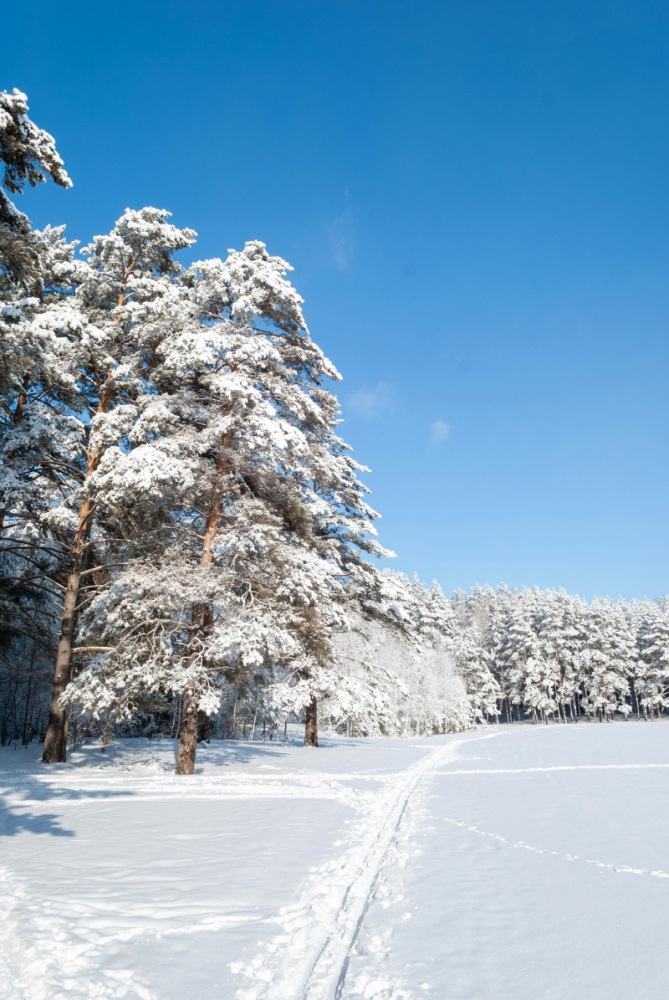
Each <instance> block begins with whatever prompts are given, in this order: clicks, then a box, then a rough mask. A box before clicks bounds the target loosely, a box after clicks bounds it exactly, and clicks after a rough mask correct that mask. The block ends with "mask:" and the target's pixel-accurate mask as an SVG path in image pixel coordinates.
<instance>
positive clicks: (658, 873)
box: [444, 816, 669, 879]
mask: <svg viewBox="0 0 669 1000" xmlns="http://www.w3.org/2000/svg"><path fill="white" fill-rule="evenodd" d="M444 823H450V824H451V826H457V827H460V829H461V830H467V831H468V832H469V833H476V834H477V835H478V836H479V837H487V838H488V839H489V840H496V841H498V842H499V843H500V844H506V845H507V846H508V847H515V848H519V849H520V850H523V851H530V852H531V853H532V854H545V855H548V856H550V857H554V858H561V859H562V860H563V861H577V862H579V863H580V864H583V865H592V866H593V867H595V868H603V869H606V870H608V871H612V872H621V873H623V874H627V875H650V876H651V877H652V878H662V879H667V878H669V872H664V871H662V870H661V869H659V868H658V869H655V870H652V869H650V868H632V867H631V866H630V865H612V864H608V863H607V862H605V861H594V860H593V859H592V858H581V857H579V856H578V855H577V854H566V853H564V852H563V851H550V850H548V849H547V848H543V847H533V846H532V845H531V844H526V843H525V841H524V840H509V839H508V838H507V837H502V836H500V834H498V833H489V832H488V831H487V830H480V829H479V828H478V827H477V826H472V825H471V824H470V823H462V822H460V820H457V819H450V818H449V817H448V816H445V817H444Z"/></svg>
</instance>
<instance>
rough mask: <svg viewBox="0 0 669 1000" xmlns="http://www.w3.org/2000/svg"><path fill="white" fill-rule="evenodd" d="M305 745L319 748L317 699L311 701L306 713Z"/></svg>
mask: <svg viewBox="0 0 669 1000" xmlns="http://www.w3.org/2000/svg"><path fill="white" fill-rule="evenodd" d="M304 745H305V747H317V746H318V702H317V701H316V699H315V698H312V699H311V701H310V702H309V704H308V705H307V709H306V712H305V726H304Z"/></svg>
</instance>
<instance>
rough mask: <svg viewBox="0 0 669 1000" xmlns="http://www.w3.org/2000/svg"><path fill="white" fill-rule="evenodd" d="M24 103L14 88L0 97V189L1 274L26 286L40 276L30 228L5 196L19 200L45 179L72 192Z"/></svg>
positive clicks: (49, 144) (48, 138)
mask: <svg viewBox="0 0 669 1000" xmlns="http://www.w3.org/2000/svg"><path fill="white" fill-rule="evenodd" d="M28 110H29V109H28V98H27V97H26V95H25V94H22V93H21V91H20V90H17V89H16V88H15V89H14V90H13V91H12V92H11V94H10V93H9V92H8V91H6V90H2V91H0V164H2V165H3V167H4V173H3V179H2V185H3V187H4V188H5V190H3V189H2V187H0V274H2V273H3V272H4V274H5V275H8V276H10V277H11V279H12V280H13V281H19V282H21V283H22V284H25V285H27V286H29V285H30V284H31V283H32V282H33V281H34V279H35V277H36V276H37V274H38V273H39V259H38V248H37V246H36V242H37V240H36V237H35V234H34V233H33V231H32V229H31V226H30V222H29V220H28V218H27V216H26V215H24V214H23V212H20V211H19V210H18V209H17V208H16V206H15V205H14V204H13V202H12V201H11V200H10V198H9V195H8V194H7V192H9V194H10V195H16V194H21V193H22V192H23V190H24V188H25V186H26V184H29V185H30V186H31V187H35V186H36V185H37V184H40V183H44V181H46V179H47V177H50V178H51V180H52V181H53V182H54V183H55V184H58V185H59V186H60V187H64V188H68V187H71V186H72V182H71V181H70V178H69V177H68V176H67V173H66V172H65V169H64V166H63V161H62V160H61V158H60V156H59V155H58V151H57V150H56V143H55V140H54V138H53V136H51V135H49V133H48V132H45V131H44V130H43V129H41V128H38V127H37V125H35V123H34V122H33V121H32V120H31V119H30V118H29V116H28Z"/></svg>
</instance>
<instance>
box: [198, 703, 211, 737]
mask: <svg viewBox="0 0 669 1000" xmlns="http://www.w3.org/2000/svg"><path fill="white" fill-rule="evenodd" d="M210 733H211V721H210V719H209V716H208V715H207V713H206V712H203V711H202V709H201V708H198V710H197V741H198V743H208V742H209V738H210Z"/></svg>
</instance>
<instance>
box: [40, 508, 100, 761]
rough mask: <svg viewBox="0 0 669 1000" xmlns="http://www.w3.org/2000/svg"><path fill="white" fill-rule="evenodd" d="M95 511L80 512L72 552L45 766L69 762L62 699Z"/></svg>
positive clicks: (45, 752)
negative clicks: (83, 565)
mask: <svg viewBox="0 0 669 1000" xmlns="http://www.w3.org/2000/svg"><path fill="white" fill-rule="evenodd" d="M93 510H94V507H93V505H92V504H91V503H90V502H89V501H87V500H86V501H84V502H83V503H82V504H81V506H80V508H79V526H78V528H77V534H76V538H75V542H74V548H73V550H72V561H71V563H70V572H69V575H68V578H67V585H66V587H65V600H64V601H63V617H62V620H61V627H60V639H59V641H58V652H57V654H56V672H55V675H54V678H53V691H52V695H51V709H50V711H49V723H48V725H47V729H46V736H45V737H44V751H43V753H42V760H43V762H44V763H45V764H64V763H65V761H66V759H67V753H66V751H67V711H66V709H64V708H63V707H62V706H61V704H60V698H61V696H62V694H63V692H64V691H65V688H66V687H67V685H68V684H69V683H70V680H71V678H72V648H73V646H74V628H75V624H76V619H77V604H78V600H79V583H80V581H81V573H82V563H83V559H84V552H85V544H86V541H87V540H88V536H89V534H90V523H91V515H92V514H93Z"/></svg>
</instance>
